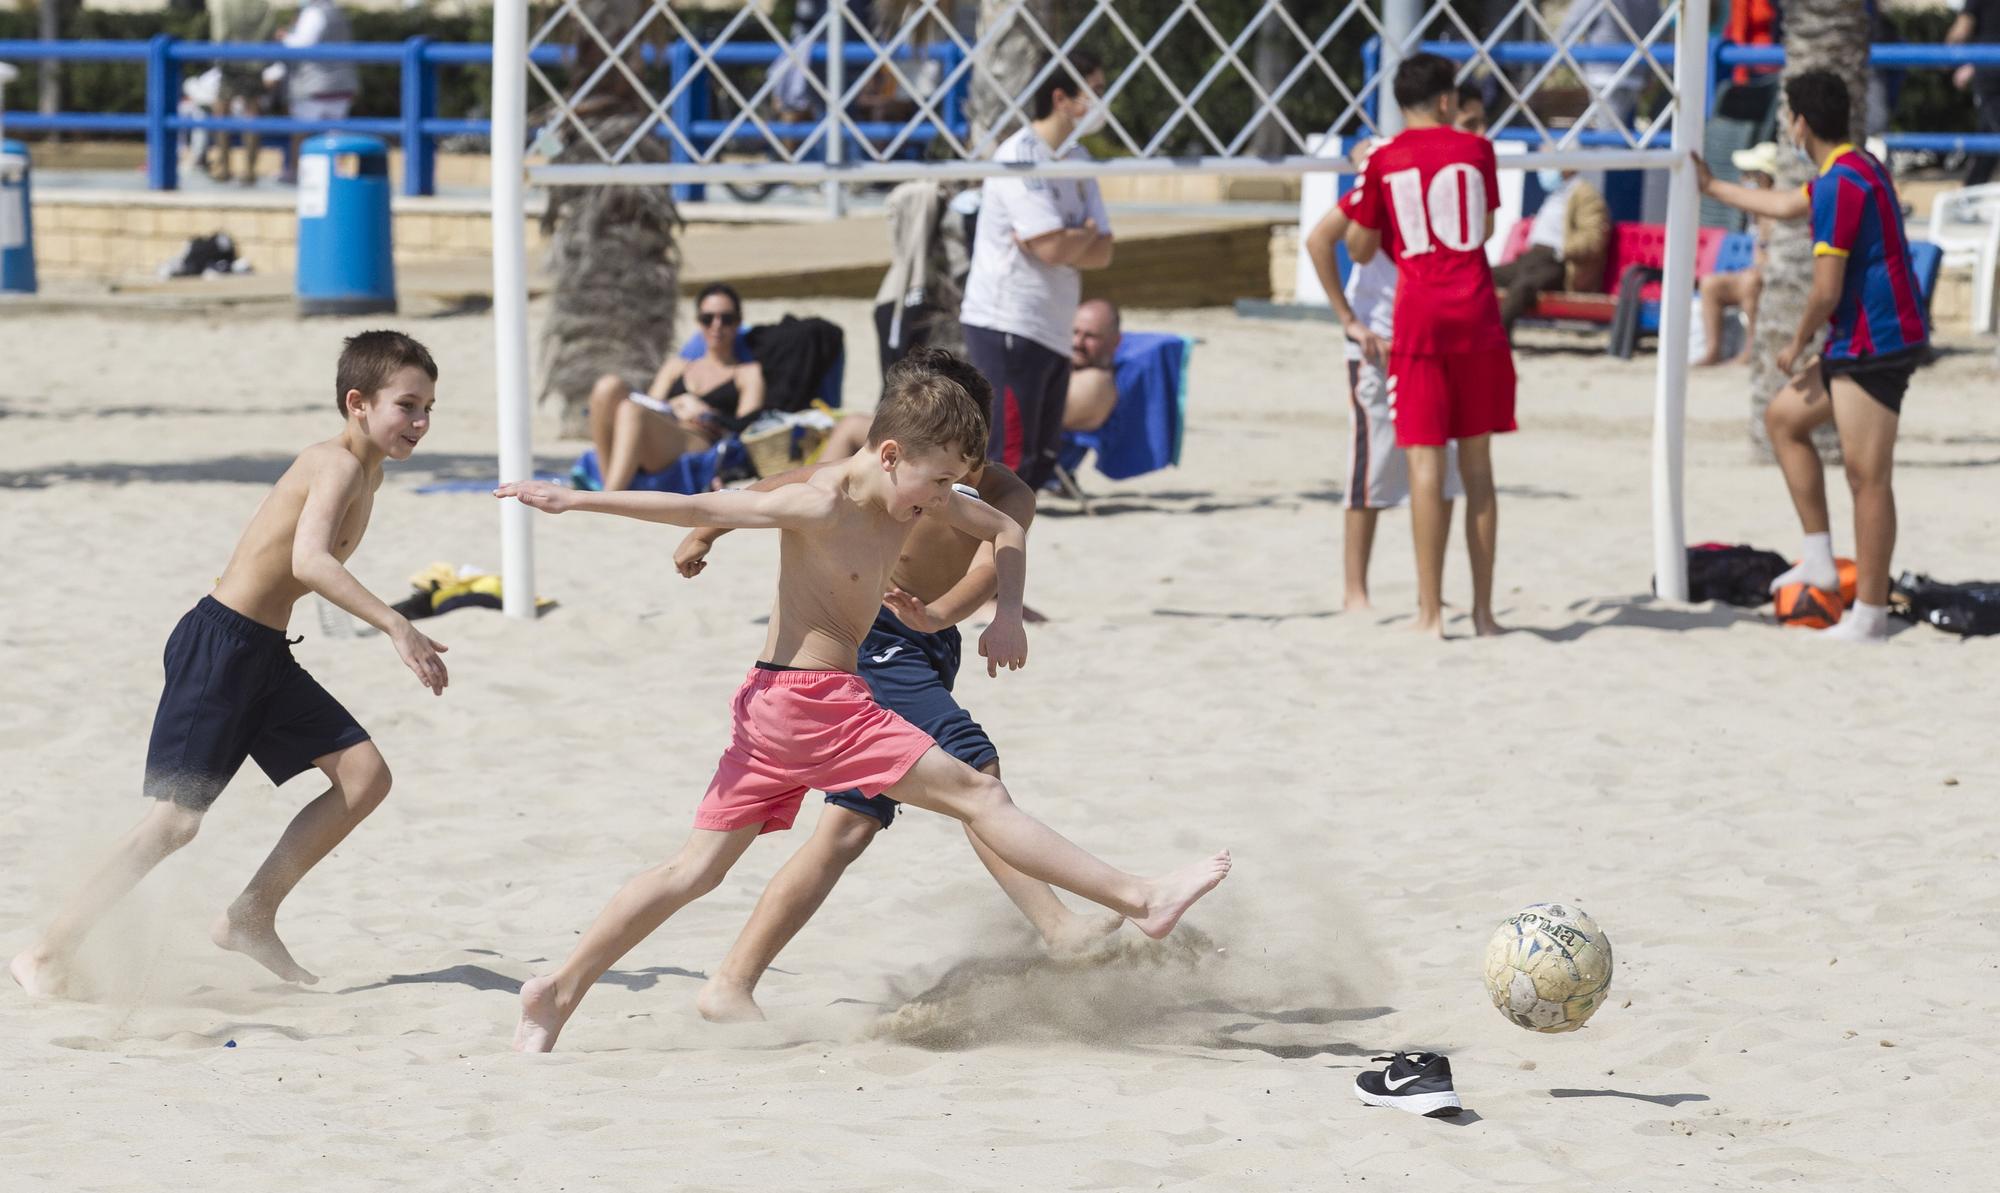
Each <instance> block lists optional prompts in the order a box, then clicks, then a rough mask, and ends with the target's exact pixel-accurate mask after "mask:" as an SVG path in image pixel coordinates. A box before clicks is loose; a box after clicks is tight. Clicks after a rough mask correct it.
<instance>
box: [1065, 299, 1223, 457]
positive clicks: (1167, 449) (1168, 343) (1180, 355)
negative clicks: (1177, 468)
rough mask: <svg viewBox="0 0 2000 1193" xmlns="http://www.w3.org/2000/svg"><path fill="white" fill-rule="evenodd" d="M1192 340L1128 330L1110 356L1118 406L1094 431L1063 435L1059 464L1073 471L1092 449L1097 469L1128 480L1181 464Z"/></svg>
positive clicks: (1192, 348) (1155, 332)
mask: <svg viewBox="0 0 2000 1193" xmlns="http://www.w3.org/2000/svg"><path fill="white" fill-rule="evenodd" d="M1193 351H1194V341H1193V340H1192V339H1190V338H1189V337H1187V336H1181V335H1173V334H1171V333H1167V332H1158V331H1128V332H1126V333H1125V335H1124V337H1123V338H1122V339H1120V340H1119V342H1118V351H1117V353H1116V354H1115V355H1114V356H1113V357H1112V361H1111V363H1112V368H1113V369H1114V370H1115V373H1116V379H1117V385H1118V405H1116V406H1114V407H1113V408H1112V410H1111V417H1110V418H1109V419H1107V420H1106V421H1105V423H1104V425H1103V426H1101V427H1099V428H1097V429H1096V430H1095V431H1083V432H1070V433H1065V434H1064V435H1063V450H1062V466H1063V467H1064V468H1065V469H1067V470H1068V471H1071V472H1074V471H1076V469H1077V467H1078V466H1079V465H1081V464H1082V463H1083V461H1084V457H1085V456H1087V455H1090V454H1091V453H1095V454H1096V457H1097V470H1098V471H1099V472H1101V473H1103V474H1104V475H1105V476H1107V477H1109V478H1110V479H1112V480H1115V481H1122V480H1130V479H1131V478H1132V477H1135V476H1144V475H1146V474H1147V473H1149V472H1158V471H1159V470H1160V469H1162V468H1168V467H1172V466H1174V465H1177V464H1179V463H1180V462H1181V429H1182V427H1183V426H1184V425H1185V423H1186V420H1187V365H1188V357H1189V356H1190V354H1192V353H1193Z"/></svg>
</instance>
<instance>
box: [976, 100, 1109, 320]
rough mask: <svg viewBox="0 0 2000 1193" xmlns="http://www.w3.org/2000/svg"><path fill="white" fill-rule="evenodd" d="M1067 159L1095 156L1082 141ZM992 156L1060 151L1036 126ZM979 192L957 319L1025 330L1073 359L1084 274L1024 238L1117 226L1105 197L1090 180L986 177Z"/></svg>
mask: <svg viewBox="0 0 2000 1193" xmlns="http://www.w3.org/2000/svg"><path fill="white" fill-rule="evenodd" d="M1064 158H1065V159H1066V160H1069V161H1089V160H1090V153H1089V151H1088V150H1086V149H1084V148H1083V146H1081V145H1078V146H1076V147H1074V148H1072V149H1071V150H1070V151H1069V152H1068V153H1067V154H1065V155H1064ZM994 160H995V161H1001V162H1048V161H1054V160H1055V154H1053V153H1052V152H1050V151H1049V147H1048V144H1047V143H1046V142H1045V141H1043V140H1042V139H1041V137H1039V136H1037V135H1036V134H1035V130H1034V129H1033V128H1031V127H1023V128H1022V129H1021V131H1019V132H1017V133H1015V134H1014V135H1013V136H1011V137H1008V138H1007V139H1006V140H1005V141H1002V142H1001V143H1000V151H999V152H998V153H996V154H994ZM979 192H980V203H979V228H978V231H977V232H976V233H975V234H974V236H973V241H972V272H971V274H970V275H969V276H968V277H967V278H966V280H965V302H964V304H963V305H961V306H960V308H959V314H958V320H959V322H960V323H963V324H965V325H967V326H969V327H984V328H987V329H989V330H991V331H1004V332H1012V333H1013V334H1014V335H1017V336H1025V337H1027V338H1028V339H1030V340H1033V341H1034V342H1035V343H1037V344H1040V345H1042V346H1043V347H1045V348H1048V349H1049V350H1051V351H1053V352H1060V353H1062V354H1063V355H1064V356H1065V357H1067V356H1068V355H1069V340H1070V324H1071V323H1072V322H1073V321H1074V320H1075V319H1076V304H1077V300H1078V298H1079V297H1080V296H1081V293H1082V288H1083V281H1082V278H1081V277H1080V276H1079V274H1078V273H1077V270H1076V267H1075V266H1073V265H1044V264H1043V263H1042V262H1041V261H1039V260H1037V259H1036V258H1035V255H1034V254H1033V253H1030V252H1028V251H1027V250H1026V249H1023V248H1022V247H1021V246H1020V244H1019V243H1018V240H1033V239H1034V238H1035V237H1037V236H1045V235H1047V234H1048V233H1050V232H1057V231H1060V230H1062V229H1064V228H1081V227H1082V226H1083V222H1084V221H1085V220H1096V221H1097V230H1098V231H1100V232H1109V231H1111V217H1110V216H1109V215H1107V214H1106V213H1105V210H1104V196H1103V195H1101V194H1099V193H1098V190H1097V183H1096V181H1094V180H1093V179H1089V178H1037V177H1027V178H988V179H987V180H986V181H985V183H984V184H982V185H981V186H980V188H979ZM1017 238H1018V240H1017Z"/></svg>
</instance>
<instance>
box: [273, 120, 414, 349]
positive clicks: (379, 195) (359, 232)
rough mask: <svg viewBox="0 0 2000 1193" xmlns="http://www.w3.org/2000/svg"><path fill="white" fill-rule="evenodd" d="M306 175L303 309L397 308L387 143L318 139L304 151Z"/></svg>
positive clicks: (302, 188)
mask: <svg viewBox="0 0 2000 1193" xmlns="http://www.w3.org/2000/svg"><path fill="white" fill-rule="evenodd" d="M298 177H299V267H298V274H297V276H298V282H297V291H298V301H299V313H300V314H301V315H372V314H377V313H379V312H385V311H390V312H392V311H394V310H395V309H396V261H395V255H394V251H393V245H392V241H391V232H390V219H389V151H388V149H387V147H385V146H384V145H383V144H382V142H380V141H378V140H376V139H375V138H373V137H356V136H348V135H345V134H340V133H334V134H329V135H327V136H322V137H313V138H312V139H310V140H308V141H307V142H306V143H305V145H304V147H302V148H301V149H300V150H299V173H298Z"/></svg>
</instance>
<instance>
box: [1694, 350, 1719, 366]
mask: <svg viewBox="0 0 2000 1193" xmlns="http://www.w3.org/2000/svg"><path fill="white" fill-rule="evenodd" d="M1689 363H1691V364H1692V365H1694V367H1695V368H1697V369H1707V368H1713V367H1714V366H1716V365H1719V364H1721V363H1722V354H1721V353H1720V352H1711V353H1709V354H1708V355H1707V356H1704V357H1702V358H1701V359H1700V360H1697V361H1690V362H1689Z"/></svg>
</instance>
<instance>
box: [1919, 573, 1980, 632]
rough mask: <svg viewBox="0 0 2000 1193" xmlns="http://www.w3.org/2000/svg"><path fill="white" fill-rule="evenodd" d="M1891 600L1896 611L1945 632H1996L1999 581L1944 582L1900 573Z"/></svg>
mask: <svg viewBox="0 0 2000 1193" xmlns="http://www.w3.org/2000/svg"><path fill="white" fill-rule="evenodd" d="M1893 599H1894V600H1895V606H1896V612H1898V613H1900V614H1902V615H1903V616H1905V617H1907V618H1909V619H1910V620H1911V621H1927V622H1929V623H1930V624H1932V625H1934V626H1936V627H1937V628H1939V629H1941V630H1943V631H1945V632H1946V633H1950V634H1958V635H1960V636H1962V637H1966V638H1975V637H1979V636H1981V635H1985V634H2000V580H1971V581H1967V582H1966V583H1964V584H1945V583H1942V582H1941V581H1937V580H1933V579H1931V578H1930V577H1929V576H1924V575H1919V574H1918V573H1916V572H1904V573H1903V574H1902V576H1900V577H1899V578H1898V579H1897V580H1896V589H1895V594H1894V598H1893Z"/></svg>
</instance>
